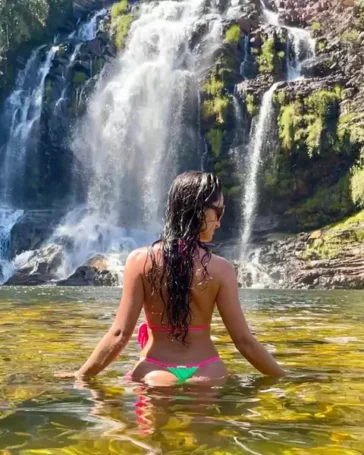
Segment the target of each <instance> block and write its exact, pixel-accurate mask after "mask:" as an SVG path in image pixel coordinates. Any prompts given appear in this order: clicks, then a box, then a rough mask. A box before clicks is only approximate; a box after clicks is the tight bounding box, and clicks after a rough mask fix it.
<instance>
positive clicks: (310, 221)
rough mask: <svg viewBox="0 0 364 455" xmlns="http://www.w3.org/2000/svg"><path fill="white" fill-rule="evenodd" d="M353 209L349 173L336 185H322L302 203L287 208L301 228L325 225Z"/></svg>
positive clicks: (308, 228)
mask: <svg viewBox="0 0 364 455" xmlns="http://www.w3.org/2000/svg"><path fill="white" fill-rule="evenodd" d="M354 210H355V207H354V204H353V203H352V201H351V195H350V178H349V175H345V176H344V177H342V178H341V179H340V180H339V182H338V183H337V184H336V185H333V186H323V187H321V188H319V189H318V190H317V191H316V193H315V194H314V195H313V196H312V197H310V198H308V199H306V200H305V201H304V202H303V203H301V204H299V205H298V206H296V207H293V208H291V209H289V210H287V212H286V215H288V216H290V217H293V218H294V219H295V222H296V224H297V226H300V228H301V229H303V230H311V229H316V228H317V227H320V226H324V225H327V224H329V223H331V222H332V220H333V219H341V218H344V217H346V216H348V215H349V214H351V213H352V212H353V211H354Z"/></svg>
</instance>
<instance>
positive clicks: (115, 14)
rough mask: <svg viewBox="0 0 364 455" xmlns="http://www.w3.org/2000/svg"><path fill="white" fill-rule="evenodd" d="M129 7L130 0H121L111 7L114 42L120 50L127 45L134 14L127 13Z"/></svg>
mask: <svg viewBox="0 0 364 455" xmlns="http://www.w3.org/2000/svg"><path fill="white" fill-rule="evenodd" d="M128 9H129V5H128V0H121V1H120V2H118V3H115V5H114V6H113V7H112V8H111V25H112V29H113V33H114V42H115V46H116V48H117V49H118V50H121V49H123V48H124V46H125V40H126V37H127V36H128V33H129V29H130V25H131V23H132V21H133V16H132V15H131V14H127V12H128Z"/></svg>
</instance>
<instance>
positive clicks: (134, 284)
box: [59, 250, 145, 377]
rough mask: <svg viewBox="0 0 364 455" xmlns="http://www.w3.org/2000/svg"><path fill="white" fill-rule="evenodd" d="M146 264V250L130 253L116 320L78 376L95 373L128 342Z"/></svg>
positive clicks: (139, 307)
mask: <svg viewBox="0 0 364 455" xmlns="http://www.w3.org/2000/svg"><path fill="white" fill-rule="evenodd" d="M144 264H145V253H144V252H142V251H141V250H135V251H133V252H132V253H131V254H130V255H129V257H128V259H127V261H126V264H125V269H124V280H123V281H124V282H123V294H122V297H121V302H120V305H119V308H118V311H117V314H116V317H115V319H114V322H113V324H112V326H111V327H110V330H109V331H108V332H107V334H106V335H105V336H104V337H103V338H102V340H101V341H100V342H99V343H98V345H97V346H96V348H95V349H94V351H93V353H92V354H91V355H90V357H89V358H88V360H87V361H86V362H85V364H84V365H83V366H82V367H81V368H80V369H79V370H78V371H76V373H74V376H75V377H90V376H96V375H97V374H98V373H100V372H101V371H102V370H104V369H105V368H106V367H107V366H108V365H109V364H110V363H111V362H112V361H113V360H115V359H116V357H117V356H118V355H119V354H120V353H121V351H122V350H123V349H124V348H125V347H126V345H127V344H128V342H129V340H130V338H131V336H132V334H133V332H134V329H135V326H136V323H137V321H138V318H139V315H140V312H141V310H142V308H143V303H144V286H143V279H142V273H143V270H144ZM59 376H60V377H62V376H64V375H62V374H60V375H59Z"/></svg>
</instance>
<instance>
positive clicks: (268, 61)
mask: <svg viewBox="0 0 364 455" xmlns="http://www.w3.org/2000/svg"><path fill="white" fill-rule="evenodd" d="M274 54H275V49H274V38H269V39H267V40H266V41H264V44H263V46H262V52H261V55H259V57H258V58H257V60H258V63H259V71H260V72H261V73H272V72H273V70H274Z"/></svg>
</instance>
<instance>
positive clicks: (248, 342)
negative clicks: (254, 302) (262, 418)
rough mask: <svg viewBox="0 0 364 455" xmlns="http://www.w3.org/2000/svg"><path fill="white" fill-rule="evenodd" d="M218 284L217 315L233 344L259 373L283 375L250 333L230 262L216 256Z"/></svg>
mask: <svg viewBox="0 0 364 455" xmlns="http://www.w3.org/2000/svg"><path fill="white" fill-rule="evenodd" d="M219 261H221V264H219V275H220V277H221V279H220V288H219V292H218V295H217V298H216V303H217V308H218V310H219V313H220V316H221V318H222V320H223V322H224V324H225V326H226V328H227V330H228V332H229V334H230V336H231V339H232V340H233V342H234V344H235V346H236V348H237V349H238V351H239V352H240V353H241V355H242V356H244V357H245V358H246V359H247V360H248V362H249V363H251V364H252V365H253V367H255V368H256V369H257V370H259V371H260V372H261V373H263V374H266V375H270V376H285V372H284V370H282V368H281V367H280V366H279V365H278V363H277V362H276V361H275V359H274V358H273V356H272V355H271V354H270V353H269V352H268V351H267V350H266V349H265V348H264V347H263V346H262V345H261V344H260V343H259V341H258V340H257V339H256V338H255V337H254V335H253V334H252V333H251V331H250V329H249V326H248V324H247V322H246V319H245V317H244V313H243V310H242V309H241V306H240V302H239V294H238V282H237V278H236V272H235V270H234V267H233V266H232V265H231V264H230V262H228V261H226V260H225V259H222V258H219Z"/></svg>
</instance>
